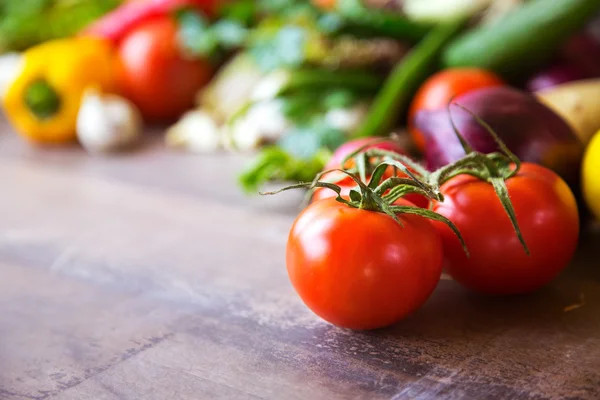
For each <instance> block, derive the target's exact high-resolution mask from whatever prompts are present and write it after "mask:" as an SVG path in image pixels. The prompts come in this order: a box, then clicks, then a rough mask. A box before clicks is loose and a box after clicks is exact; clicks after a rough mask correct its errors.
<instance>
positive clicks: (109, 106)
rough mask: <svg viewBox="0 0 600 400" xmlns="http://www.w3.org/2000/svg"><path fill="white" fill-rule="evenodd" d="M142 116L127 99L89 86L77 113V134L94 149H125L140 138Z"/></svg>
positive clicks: (84, 145) (97, 150)
mask: <svg viewBox="0 0 600 400" xmlns="http://www.w3.org/2000/svg"><path fill="white" fill-rule="evenodd" d="M141 130H142V117H141V115H140V112H139V110H138V109H137V108H136V107H135V106H134V105H133V104H132V103H131V102H130V101H129V100H127V99H125V98H123V97H120V96H117V95H114V94H103V93H101V92H100V91H99V90H97V89H88V90H86V92H85V93H84V95H83V98H82V102H81V106H80V108H79V114H78V116H77V138H78V139H79V143H81V145H82V146H83V147H84V148H85V149H86V150H87V151H89V152H91V153H102V152H112V151H118V150H123V149H125V148H128V147H131V146H133V145H135V144H136V143H138V142H139V139H140V136H141Z"/></svg>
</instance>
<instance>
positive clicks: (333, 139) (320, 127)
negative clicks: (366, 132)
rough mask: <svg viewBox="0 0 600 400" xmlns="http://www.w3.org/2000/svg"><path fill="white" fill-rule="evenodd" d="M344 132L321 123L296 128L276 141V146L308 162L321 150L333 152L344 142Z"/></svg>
mask: <svg viewBox="0 0 600 400" xmlns="http://www.w3.org/2000/svg"><path fill="white" fill-rule="evenodd" d="M346 139H347V138H346V135H345V134H344V132H342V131H340V130H338V129H335V128H332V127H330V126H329V125H327V124H325V123H324V122H322V121H319V122H315V123H313V124H311V125H309V126H306V127H297V128H296V129H294V130H292V131H290V132H288V133H287V134H286V135H285V136H283V137H282V138H281V139H280V140H279V141H278V143H277V144H278V146H279V147H280V148H282V149H283V150H285V151H286V152H288V153H289V154H291V155H292V156H294V157H296V158H299V159H302V160H309V159H311V158H313V157H314V156H315V154H317V153H318V152H319V151H320V150H321V149H323V148H326V149H329V150H334V149H336V148H337V147H339V146H340V145H341V144H342V143H344V142H345V141H346Z"/></svg>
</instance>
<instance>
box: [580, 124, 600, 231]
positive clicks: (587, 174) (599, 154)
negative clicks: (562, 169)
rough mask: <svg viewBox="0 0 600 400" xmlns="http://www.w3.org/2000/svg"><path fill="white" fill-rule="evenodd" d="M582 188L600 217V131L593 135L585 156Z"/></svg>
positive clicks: (593, 210)
mask: <svg viewBox="0 0 600 400" xmlns="http://www.w3.org/2000/svg"><path fill="white" fill-rule="evenodd" d="M582 189H583V196H584V198H585V201H586V203H587V205H588V207H589V208H590V210H591V211H592V213H593V214H594V215H595V216H596V218H597V219H600V131H598V132H597V133H596V134H595V135H594V136H593V137H592V140H591V141H590V143H589V145H588V147H587V150H586V151H585V156H584V157H583V167H582Z"/></svg>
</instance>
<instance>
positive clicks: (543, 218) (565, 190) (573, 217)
mask: <svg viewBox="0 0 600 400" xmlns="http://www.w3.org/2000/svg"><path fill="white" fill-rule="evenodd" d="M506 186H507V187H508V193H509V195H510V198H511V200H512V203H513V206H514V208H515V212H516V216H517V220H518V223H519V226H520V228H521V231H522V233H523V237H524V238H525V242H526V243H527V246H528V247H529V250H530V252H531V255H530V256H527V255H526V254H525V251H524V250H523V247H522V246H521V244H520V242H519V241H518V239H517V236H516V234H515V231H514V230H513V228H512V225H511V223H510V220H509V219H508V216H507V215H506V213H505V211H504V209H503V208H502V205H501V204H500V201H499V200H498V198H497V197H496V194H495V192H494V189H493V188H492V186H491V185H490V184H488V183H486V182H482V181H479V180H477V179H476V178H473V177H471V176H467V175H460V176H457V177H456V178H453V179H451V180H450V181H448V182H447V183H445V184H444V185H442V188H441V191H442V193H443V195H444V197H445V199H444V202H443V203H437V202H434V204H433V211H435V212H437V213H439V214H441V215H444V216H445V217H447V218H449V219H450V220H451V221H452V222H454V223H455V224H456V226H457V227H458V229H459V230H460V232H461V234H462V235H463V237H464V239H465V241H466V244H467V247H468V249H469V251H470V253H471V257H470V258H467V257H466V255H465V253H464V252H463V250H462V248H461V246H460V243H459V241H458V239H457V238H456V236H455V235H454V233H452V232H451V231H450V229H449V228H448V227H447V226H446V225H443V224H440V223H438V222H434V226H436V228H437V229H438V232H439V233H440V235H441V237H442V241H443V243H444V254H445V258H446V263H445V267H446V270H447V272H448V273H449V274H450V275H451V276H452V277H453V278H454V279H455V280H456V281H458V282H459V283H461V284H462V285H464V286H466V287H468V288H470V289H472V290H475V291H477V292H481V293H485V294H495V295H505V294H522V293H529V292H533V291H535V290H537V289H539V288H540V287H542V286H543V285H545V284H547V283H549V282H550V281H551V280H552V279H553V278H554V277H556V275H558V273H560V272H561V271H562V270H563V269H564V268H565V267H566V266H567V265H568V263H569V261H570V260H571V258H572V257H573V254H574V252H575V249H576V247H577V241H578V236H579V216H578V211H577V204H576V202H575V198H574V196H573V193H572V192H571V190H570V189H569V187H568V186H567V184H566V183H565V182H564V181H563V180H562V179H561V178H560V177H559V176H558V175H556V174H555V173H554V172H552V171H551V170H549V169H547V168H544V167H541V166H539V165H536V164H529V163H524V164H523V166H522V168H521V170H520V171H519V173H518V174H517V175H516V176H515V177H512V178H510V179H509V180H507V181H506Z"/></svg>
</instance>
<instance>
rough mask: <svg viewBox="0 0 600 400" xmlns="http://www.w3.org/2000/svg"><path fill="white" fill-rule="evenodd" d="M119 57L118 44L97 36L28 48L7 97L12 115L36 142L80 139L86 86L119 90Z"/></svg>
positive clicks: (6, 106) (7, 109) (17, 125)
mask: <svg viewBox="0 0 600 400" xmlns="http://www.w3.org/2000/svg"><path fill="white" fill-rule="evenodd" d="M116 60H117V59H116V53H115V51H114V49H113V47H112V45H111V44H110V43H109V42H107V41H104V40H102V39H96V38H71V39H61V40H54V41H50V42H46V43H43V44H41V45H38V46H35V47H33V48H31V49H29V50H27V51H26V52H25V53H24V65H23V67H22V69H21V71H20V73H19V75H18V76H17V78H16V79H15V80H14V81H13V82H12V84H11V85H10V87H9V89H8V91H7V93H6V95H5V97H4V100H3V103H4V110H5V113H6V116H7V118H8V119H9V121H10V122H11V123H12V125H13V126H14V128H15V129H16V131H17V132H18V133H20V134H21V135H23V136H24V137H26V138H28V139H30V140H32V141H35V142H39V143H65V142H70V141H73V140H75V138H76V134H75V126H76V121H77V113H78V112H79V106H80V103H81V99H82V96H83V92H84V90H85V89H86V88H87V87H89V86H92V85H93V86H95V87H98V88H99V89H102V90H104V91H109V92H110V91H113V90H114V89H115V85H116V66H117V63H116Z"/></svg>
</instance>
